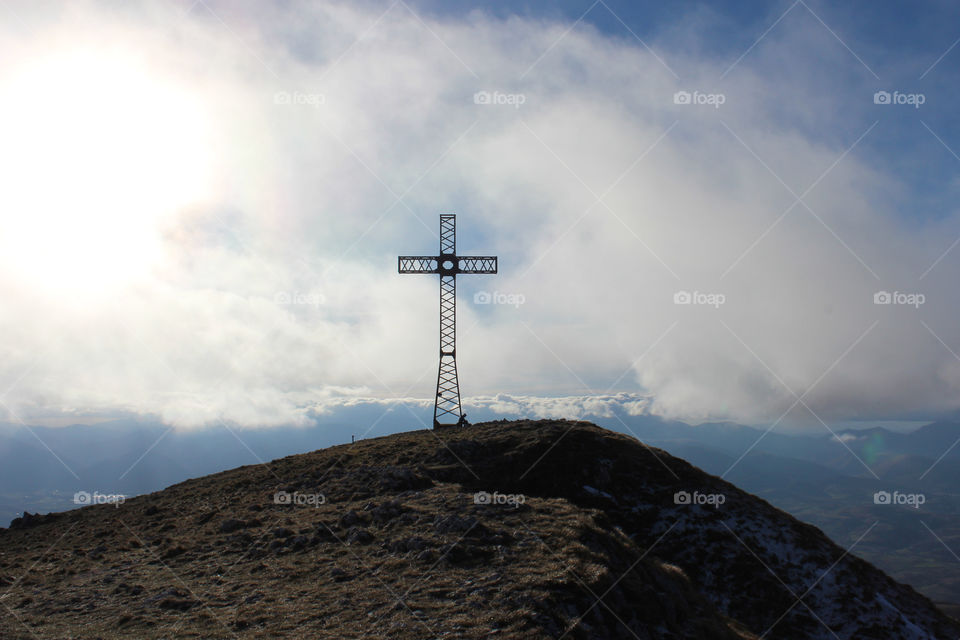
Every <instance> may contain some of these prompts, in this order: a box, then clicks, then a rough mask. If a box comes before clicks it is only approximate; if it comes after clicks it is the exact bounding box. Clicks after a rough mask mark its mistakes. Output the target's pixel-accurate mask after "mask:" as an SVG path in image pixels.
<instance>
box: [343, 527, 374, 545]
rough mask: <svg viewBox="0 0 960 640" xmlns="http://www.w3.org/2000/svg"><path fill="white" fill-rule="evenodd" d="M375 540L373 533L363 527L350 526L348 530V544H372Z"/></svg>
mask: <svg viewBox="0 0 960 640" xmlns="http://www.w3.org/2000/svg"><path fill="white" fill-rule="evenodd" d="M371 542H373V534H372V533H370V532H369V531H367V530H366V529H364V528H363V527H350V529H349V530H347V544H370V543H371Z"/></svg>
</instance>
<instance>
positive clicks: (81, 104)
mask: <svg viewBox="0 0 960 640" xmlns="http://www.w3.org/2000/svg"><path fill="white" fill-rule="evenodd" d="M0 104H2V105H3V113H4V116H3V118H2V119H0V141H2V144H0V262H2V263H3V264H4V265H5V267H6V270H7V271H8V273H9V274H11V275H13V277H14V278H16V279H17V280H18V281H20V282H22V283H24V284H29V285H30V286H37V287H41V288H43V289H45V290H48V291H52V292H57V293H61V294H63V293H68V292H70V293H73V294H80V295H83V294H88V293H93V292H102V291H109V290H112V289H114V288H116V287H117V286H118V285H122V284H125V283H128V282H131V281H132V280H134V279H136V278H138V277H141V276H143V275H144V274H146V273H148V272H149V270H150V268H151V267H152V266H153V265H155V264H156V262H157V261H158V260H159V259H160V257H161V254H162V242H161V234H160V226H161V225H162V224H163V222H164V219H165V218H166V217H167V216H170V215H171V214H173V213H175V212H176V211H177V210H178V209H181V208H182V207H184V206H186V205H189V204H191V203H194V202H197V201H199V200H202V199H203V198H204V196H205V190H206V189H207V185H208V183H209V179H210V161H211V154H210V147H209V144H208V143H207V141H206V133H207V131H206V126H205V122H204V117H203V111H202V109H201V108H200V107H199V104H198V101H196V100H195V99H192V97H191V96H190V95H189V93H187V92H185V91H183V90H180V89H178V88H177V87H176V86H175V85H172V84H170V83H169V82H168V81H167V80H165V79H161V78H160V77H159V76H151V74H150V72H149V71H148V70H147V69H146V68H145V67H144V66H143V65H142V64H136V63H132V62H126V61H124V60H123V59H122V58H114V57H107V56H103V55H98V54H95V53H90V52H71V53H65V54H61V55H57V56H53V57H50V58H47V59H45V60H43V61H38V62H34V63H32V64H30V65H29V66H26V67H24V68H21V69H18V70H17V71H15V72H14V73H13V74H11V75H8V76H5V77H4V78H0Z"/></svg>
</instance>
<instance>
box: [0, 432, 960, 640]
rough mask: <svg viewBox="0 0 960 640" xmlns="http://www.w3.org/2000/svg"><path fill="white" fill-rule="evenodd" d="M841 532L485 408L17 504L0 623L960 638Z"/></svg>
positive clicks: (121, 631)
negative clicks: (60, 508)
mask: <svg viewBox="0 0 960 640" xmlns="http://www.w3.org/2000/svg"><path fill="white" fill-rule="evenodd" d="M871 528H872V526H871V524H870V523H869V522H865V523H864V527H863V529H864V530H863V534H862V535H861V538H862V537H865V536H866V535H869V531H870V529H871ZM848 542H849V543H850V545H851V546H853V548H852V550H851V551H848V550H845V549H844V548H841V547H840V546H838V545H836V544H834V543H833V542H831V541H830V540H829V539H828V538H827V537H826V536H824V535H823V534H822V533H821V532H820V531H819V530H818V529H816V528H815V527H813V526H810V525H807V524H804V523H802V522H799V521H798V520H796V519H794V518H792V517H791V516H789V515H788V514H786V513H784V512H783V511H780V510H778V509H776V508H774V507H772V506H771V505H769V504H768V503H766V502H764V501H763V500H761V499H759V498H756V497H755V496H752V495H750V494H748V493H745V492H744V491H741V490H740V489H737V488H736V487H735V486H733V485H731V484H729V483H727V482H724V481H723V480H720V479H719V478H717V477H715V476H711V475H708V474H706V473H704V472H703V471H700V470H699V469H697V468H695V467H693V466H691V465H690V464H688V463H686V462H685V461H683V460H681V459H679V458H675V457H673V456H670V455H669V454H667V453H666V452H664V451H661V450H658V449H653V448H649V447H647V446H645V445H644V444H643V443H641V442H638V441H637V440H635V439H633V438H630V437H627V436H624V435H621V434H618V433H614V432H611V431H607V430H605V429H601V428H600V427H597V426H594V425H592V424H589V423H585V422H571V421H517V422H506V421H501V422H491V423H484V424H479V425H475V426H471V427H468V428H465V429H447V430H439V431H434V430H425V431H414V432H408V433H401V434H396V435H392V436H387V437H383V438H377V439H372V440H361V441H358V442H356V443H354V444H346V445H340V446H336V447H331V448H328V449H323V450H319V451H314V452H312V453H307V454H301V455H295V456H290V457H287V458H283V459H280V460H275V461H273V462H270V463H267V464H262V465H253V466H247V467H241V468H239V469H233V470H231V471H225V472H223V473H219V474H215V475H211V476H207V477H203V478H197V479H194V480H189V481H187V482H183V483H181V484H177V485H174V486H172V487H169V488H168V489H165V490H163V491H159V492H157V493H153V494H150V495H144V496H139V497H136V498H132V499H129V500H126V501H124V502H123V503H117V504H99V505H93V506H89V507H85V508H82V509H77V510H75V511H70V512H67V513H60V514H50V515H46V516H24V518H21V519H18V520H16V521H14V522H13V523H12V524H11V527H10V529H0V604H2V607H0V637H3V638H11V639H20V638H23V639H27V638H38V637H39V638H127V637H138V638H170V637H176V638H181V637H183V638H188V637H194V638H236V637H264V638H266V637H290V638H301V637H302V638H308V637H309V638H318V637H319V638H354V637H356V638H359V637H371V638H381V637H382V638H441V637H442V638H487V637H500V638H557V637H568V638H641V639H644V640H646V639H648V638H650V639H652V638H709V639H723V638H731V639H733V638H758V637H764V638H791V639H792V638H797V639H800V638H804V639H811V638H813V639H817V638H823V639H825V640H826V639H830V638H858V639H859V638H878V639H880V638H883V639H896V638H904V639H906V638H910V639H931V640H933V639H941V638H960V624H958V623H957V622H956V621H955V620H952V619H951V618H949V617H947V616H946V615H944V614H943V613H941V612H940V611H939V610H938V609H936V608H935V607H934V605H933V604H932V603H931V602H930V601H929V600H927V599H926V598H924V597H923V596H921V595H919V594H918V593H917V592H915V591H914V590H913V589H912V588H910V587H908V586H904V585H902V584H899V583H897V582H895V581H893V580H892V579H891V578H889V577H888V576H886V575H885V574H884V573H882V572H881V571H879V570H878V569H876V568H874V567H873V566H872V565H870V564H868V563H866V562H864V561H862V560H860V559H858V558H857V557H856V556H855V555H854V554H855V552H856V549H855V543H856V542H857V540H851V541H848Z"/></svg>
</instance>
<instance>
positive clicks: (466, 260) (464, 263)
mask: <svg viewBox="0 0 960 640" xmlns="http://www.w3.org/2000/svg"><path fill="white" fill-rule="evenodd" d="M397 268H398V271H399V272H400V273H436V274H439V275H440V368H439V371H438V373H437V398H436V403H435V404H434V407H433V428H434V429H437V428H439V427H455V426H461V427H462V426H464V425H466V424H467V421H466V417H465V416H464V415H463V410H462V409H461V408H460V385H459V383H458V382H457V274H462V273H496V272H497V256H472V257H464V256H458V255H457V216H456V215H454V214H452V213H443V214H440V255H438V256H400V257H399V258H398V259H397ZM453 418H456V419H457V421H456V422H441V420H451V419H453Z"/></svg>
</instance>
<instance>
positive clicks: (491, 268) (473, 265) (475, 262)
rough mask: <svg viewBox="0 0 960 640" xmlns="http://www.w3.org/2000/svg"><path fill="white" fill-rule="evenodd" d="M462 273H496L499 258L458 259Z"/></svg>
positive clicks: (476, 257)
mask: <svg viewBox="0 0 960 640" xmlns="http://www.w3.org/2000/svg"><path fill="white" fill-rule="evenodd" d="M458 262H459V263H460V264H459V265H458V266H459V269H458V271H459V272H460V273H496V272H497V256H475V257H470V258H458Z"/></svg>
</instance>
